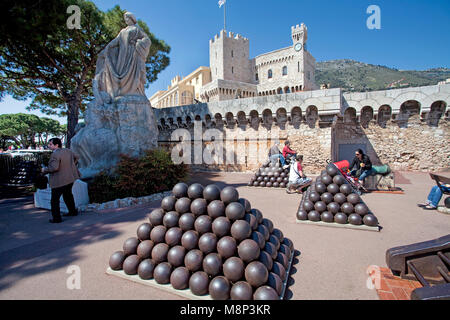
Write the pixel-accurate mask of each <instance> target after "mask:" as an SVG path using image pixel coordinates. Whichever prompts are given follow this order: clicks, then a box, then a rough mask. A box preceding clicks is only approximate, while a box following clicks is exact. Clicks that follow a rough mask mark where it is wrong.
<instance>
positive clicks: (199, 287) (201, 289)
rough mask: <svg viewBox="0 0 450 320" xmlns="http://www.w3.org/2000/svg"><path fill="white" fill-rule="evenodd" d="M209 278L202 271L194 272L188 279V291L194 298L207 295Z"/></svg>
mask: <svg viewBox="0 0 450 320" xmlns="http://www.w3.org/2000/svg"><path fill="white" fill-rule="evenodd" d="M208 286H209V277H208V275H207V274H206V272H204V271H197V272H195V273H194V274H193V275H192V276H191V278H190V279H189V289H190V290H191V292H192V293H193V294H195V295H196V296H202V295H205V294H207V293H208Z"/></svg>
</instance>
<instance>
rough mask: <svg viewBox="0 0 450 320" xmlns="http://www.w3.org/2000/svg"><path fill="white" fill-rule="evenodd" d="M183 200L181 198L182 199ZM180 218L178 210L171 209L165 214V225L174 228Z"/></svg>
mask: <svg viewBox="0 0 450 320" xmlns="http://www.w3.org/2000/svg"><path fill="white" fill-rule="evenodd" d="M180 200H181V199H180ZM178 219H180V214H179V213H178V212H176V211H169V212H167V213H166V214H165V215H164V218H163V225H164V226H165V227H166V228H172V227H175V226H177V225H178Z"/></svg>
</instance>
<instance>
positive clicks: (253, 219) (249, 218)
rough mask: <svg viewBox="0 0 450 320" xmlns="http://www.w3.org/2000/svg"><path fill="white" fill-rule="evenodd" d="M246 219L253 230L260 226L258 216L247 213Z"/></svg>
mask: <svg viewBox="0 0 450 320" xmlns="http://www.w3.org/2000/svg"><path fill="white" fill-rule="evenodd" d="M244 220H245V221H247V222H248V224H249V225H250V228H252V230H256V228H258V221H256V217H255V216H254V215H252V214H251V213H246V214H245V216H244Z"/></svg>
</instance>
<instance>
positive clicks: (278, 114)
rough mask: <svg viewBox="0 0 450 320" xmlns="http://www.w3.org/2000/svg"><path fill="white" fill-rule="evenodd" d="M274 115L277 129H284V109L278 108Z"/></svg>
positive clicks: (285, 114)
mask: <svg viewBox="0 0 450 320" xmlns="http://www.w3.org/2000/svg"><path fill="white" fill-rule="evenodd" d="M275 115H276V119H277V124H278V127H279V128H280V129H281V130H284V129H286V122H287V120H288V117H287V111H286V109H285V108H278V110H277V111H276V113H275Z"/></svg>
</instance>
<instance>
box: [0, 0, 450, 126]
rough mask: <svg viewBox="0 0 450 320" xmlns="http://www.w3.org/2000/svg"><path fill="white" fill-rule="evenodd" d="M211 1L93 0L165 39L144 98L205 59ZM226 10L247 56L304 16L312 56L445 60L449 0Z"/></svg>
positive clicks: (293, 3) (279, 39) (277, 4)
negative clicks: (376, 15) (165, 52)
mask: <svg viewBox="0 0 450 320" xmlns="http://www.w3.org/2000/svg"><path fill="white" fill-rule="evenodd" d="M217 2H218V0H127V1H126V0H94V3H95V4H96V5H97V6H98V7H99V8H100V9H102V10H107V9H110V8H112V7H113V6H114V5H116V4H118V5H120V6H121V7H122V8H123V9H126V10H129V11H131V12H133V13H134V14H135V15H136V17H137V18H138V19H141V20H143V21H145V22H146V23H147V25H148V26H149V27H150V30H151V31H152V32H153V33H154V34H155V35H156V37H158V38H160V39H163V40H165V41H166V42H167V43H168V44H169V45H170V46H171V48H172V50H171V52H170V59H171V62H170V65H169V66H168V67H167V68H166V69H165V70H164V71H163V72H162V73H160V75H159V76H158V80H157V81H155V82H153V83H151V84H150V87H149V89H147V91H146V93H147V96H148V97H150V96H151V95H152V94H154V93H155V92H156V91H158V90H165V89H167V86H168V85H169V83H170V80H171V79H172V78H173V77H175V76H176V75H180V76H182V77H183V76H186V75H188V74H189V73H190V72H192V71H193V70H195V69H196V68H197V67H199V66H208V65H209V39H210V38H213V37H214V35H215V34H217V33H219V31H220V30H221V29H223V11H224V10H223V7H222V8H221V9H219V6H218V4H217ZM370 5H378V6H379V7H380V10H381V29H380V30H369V29H368V28H367V26H366V21H367V19H368V17H369V16H370V14H367V13H366V10H367V8H368V7H369V6H370ZM226 17H227V31H233V32H235V33H240V34H242V35H243V36H245V37H247V38H249V40H250V56H251V57H254V56H257V55H259V54H262V53H265V52H269V51H272V50H276V49H279V48H284V47H287V46H289V45H291V44H292V41H291V38H290V30H291V29H290V28H291V26H292V25H296V24H300V23H301V22H304V23H305V24H306V26H307V27H308V42H307V43H308V50H309V51H310V52H311V54H312V55H313V56H314V57H315V58H316V60H317V61H326V60H334V59H353V60H358V61H362V62H366V63H370V64H379V65H385V66H388V67H394V68H397V69H401V70H412V69H414V70H424V69H429V68H433V67H447V68H449V67H450V63H449V62H450V41H449V40H450V36H449V32H448V30H450V1H448V0H432V1H426V0H384V1H380V0H370V1H366V0H339V1H338V0H322V1H311V0H308V1H306V0H259V1H258V0H227V3H226ZM26 106H27V102H18V101H15V100H14V99H12V98H10V97H6V98H5V99H4V100H3V101H2V102H0V114H2V113H16V112H27V111H25V107H26ZM33 113H35V114H37V115H39V116H42V114H41V113H39V112H33ZM56 119H58V120H60V121H61V122H62V123H65V122H66V120H65V119H63V118H56Z"/></svg>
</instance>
